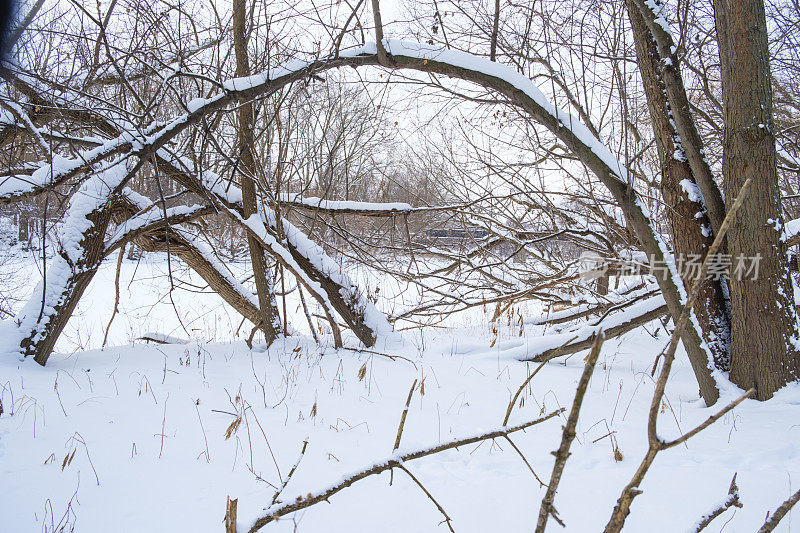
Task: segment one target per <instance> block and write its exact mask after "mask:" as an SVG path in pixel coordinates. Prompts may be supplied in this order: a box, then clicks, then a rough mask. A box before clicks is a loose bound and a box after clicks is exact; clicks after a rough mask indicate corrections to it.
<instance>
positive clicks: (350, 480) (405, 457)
mask: <svg viewBox="0 0 800 533" xmlns="http://www.w3.org/2000/svg"><path fill="white" fill-rule="evenodd" d="M563 412H564V409H563V408H562V409H558V410H556V411H553V412H552V413H550V414H548V415H546V416H544V417H542V418H537V419H536V420H532V421H530V422H525V423H524V424H519V425H516V426H510V427H508V426H503V427H501V428H499V429H496V430H494V431H490V432H488V433H483V434H481V435H476V436H473V437H467V438H464V439H458V440H452V441H450V442H445V443H443V444H438V445H436V446H433V447H430V448H424V449H422V450H417V451H413V452H406V453H395V454H394V455H392V456H391V457H390V458H388V459H386V460H385V461H383V462H380V463H377V464H375V465H372V466H370V467H368V468H365V469H364V470H361V471H360V472H356V473H354V474H351V475H350V476H348V477H346V478H345V479H344V480H343V481H341V482H339V483H337V484H336V485H333V486H331V487H328V488H327V489H324V490H322V491H319V492H316V493H309V495H307V496H306V497H305V498H303V497H299V499H298V500H295V501H294V502H292V503H288V504H285V505H281V506H279V507H277V508H270V510H269V512H268V513H267V514H265V515H264V516H262V517H261V518H259V519H258V520H256V521H255V523H253V526H252V527H251V528H250V530H249V532H248V533H255V532H256V531H258V530H260V529H261V528H262V527H264V526H265V525H267V524H269V523H270V522H274V521H275V520H277V519H278V518H280V517H282V516H285V515H287V514H290V513H293V512H295V511H299V510H301V509H306V508H308V507H311V506H312V505H315V504H318V503H320V502H323V501H327V500H328V498H330V497H331V496H333V495H334V494H336V493H337V492H339V491H341V490H344V489H346V488H347V487H349V486H351V485H353V484H354V483H356V482H357V481H361V480H362V479H364V478H367V477H369V476H373V475H375V474H380V473H381V472H385V471H387V470H389V469H391V468H401V467H402V466H403V463H405V462H406V461H412V460H414V459H420V458H422V457H427V456H429V455H434V454H437V453H440V452H443V451H446V450H452V449H454V448H459V447H461V446H466V445H468V444H474V443H476V442H481V441H485V440H490V439H496V438H497V437H506V436H508V435H510V434H511V433H515V432H517V431H522V430H525V429H527V428H529V427H531V426H535V425H537V424H541V423H542V422H545V421H547V420H550V419H551V418H553V417H555V416H557V415H559V414H561V413H563Z"/></svg>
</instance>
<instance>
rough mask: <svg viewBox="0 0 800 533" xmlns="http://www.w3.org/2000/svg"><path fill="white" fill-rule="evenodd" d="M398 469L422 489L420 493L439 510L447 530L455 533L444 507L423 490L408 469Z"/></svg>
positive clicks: (419, 482) (426, 490)
mask: <svg viewBox="0 0 800 533" xmlns="http://www.w3.org/2000/svg"><path fill="white" fill-rule="evenodd" d="M399 468H400V470H402V471H403V472H405V473H406V474H408V477H410V478H411V479H412V480H414V483H416V484H417V486H418V487H419V488H421V489H422V492H424V493H425V495H426V496H427V497H428V498H429V499H430V500H431V501H432V502H433V505H435V506H436V508H437V509H439V512H440V513H442V516H444V522H445V523H446V524H447V528H448V529H449V530H450V531H452V532H453V533H456V532H455V530H454V529H453V526H452V524H450V522H451V521H452V518H450V516H449V515H448V514H447V512H446V511H445V510H444V507H442V506H441V505H439V502H437V501H436V498H434V497H433V494H431V493H430V492H428V489H426V488H425V486H424V485H423V484H422V482H421V481H420V480H418V479H417V478H416V477H415V476H414V474H412V473H411V472H409V471H408V468H406V467H404V466H403V465H400V467H399Z"/></svg>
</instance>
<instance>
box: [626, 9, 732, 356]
mask: <svg viewBox="0 0 800 533" xmlns="http://www.w3.org/2000/svg"><path fill="white" fill-rule="evenodd" d="M626 4H627V7H628V18H629V20H630V23H631V29H632V31H633V38H634V43H635V45H636V57H637V63H638V65H639V71H640V73H641V76H642V83H643V84H644V92H645V96H646V97H647V107H648V109H649V111H650V119H651V122H652V126H653V133H654V134H655V141H656V147H657V148H658V156H659V160H660V161H661V194H662V196H663V198H664V202H665V203H666V205H667V209H666V210H665V211H666V215H667V218H668V219H669V222H670V226H671V228H672V243H673V247H674V250H675V254H676V255H678V256H680V257H683V258H684V260H686V259H687V258H689V257H690V256H691V255H692V254H697V255H699V256H701V261H702V258H705V254H706V252H707V251H708V249H709V248H710V246H711V243H712V242H713V241H714V234H713V232H712V227H711V223H710V221H709V219H708V216H707V209H706V205H705V203H704V201H703V197H702V195H701V194H699V190H698V189H699V188H698V185H697V180H695V177H694V174H693V172H692V168H691V166H690V164H689V160H688V158H687V157H686V153H685V151H684V149H683V146H682V144H681V143H676V139H680V138H681V137H679V136H678V131H677V130H676V128H677V126H676V124H675V122H674V121H672V120H671V119H670V117H672V116H673V114H672V110H671V107H670V102H669V101H668V99H667V91H666V87H665V83H664V74H663V70H664V68H665V66H664V64H663V62H662V61H660V57H659V51H658V47H657V44H656V41H655V40H654V38H653V36H652V34H651V33H650V29H649V28H648V26H647V23H646V21H645V19H644V17H643V16H642V13H641V12H640V11H639V10H638V9H637V8H636V6H635V4H634V0H626ZM680 90H683V85H682V84H681V87H680ZM684 97H685V92H684ZM690 191H691V192H693V194H690ZM695 191H696V192H695ZM723 218H724V213H723ZM720 224H721V222H720ZM681 274H682V277H683V282H684V285H685V286H686V287H691V286H692V285H693V284H694V283H695V281H698V282H700V283H702V285H701V287H700V294H699V296H698V298H697V301H696V303H695V305H694V312H695V315H696V316H697V319H698V321H699V323H700V328H701V331H702V336H703V339H704V340H705V341H706V343H707V344H708V347H709V351H710V352H711V354H712V356H713V357H714V364H715V366H716V367H717V368H718V369H720V370H724V371H727V370H729V368H730V357H729V350H730V317H729V315H728V306H729V303H728V301H727V286H724V285H723V283H724V280H722V279H719V280H713V279H708V280H695V279H692V276H691V274H692V273H691V272H689V269H686V268H684V269H682V272H681ZM695 274H696V273H695Z"/></svg>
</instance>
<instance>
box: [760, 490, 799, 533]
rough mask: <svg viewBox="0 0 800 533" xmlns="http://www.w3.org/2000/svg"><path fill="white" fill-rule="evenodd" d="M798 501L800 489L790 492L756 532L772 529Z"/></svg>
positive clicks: (761, 532) (767, 531) (765, 532)
mask: <svg viewBox="0 0 800 533" xmlns="http://www.w3.org/2000/svg"><path fill="white" fill-rule="evenodd" d="M798 501H800V490H798V491H797V492H795V493H794V494H792V496H791V497H790V498H789V499H788V500H786V501H785V502H783V503H782V504H781V506H780V507H778V508H777V509H775V512H774V513H772V518H769V519H767V521H766V522H764V525H763V526H761V529H759V530H758V532H757V533H769V532H770V531H773V530H774V529H775V528H776V527H777V526H778V523H779V522H780V521H781V520H783V517H784V516H786V515H787V514H788V513H789V511H791V510H792V507H794V504H796V503H797V502H798Z"/></svg>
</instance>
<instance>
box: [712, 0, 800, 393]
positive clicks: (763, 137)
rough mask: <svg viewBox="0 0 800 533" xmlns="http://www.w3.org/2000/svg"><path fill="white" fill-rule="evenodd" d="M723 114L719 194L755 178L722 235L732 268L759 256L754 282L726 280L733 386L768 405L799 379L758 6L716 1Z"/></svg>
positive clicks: (751, 0) (731, 193)
mask: <svg viewBox="0 0 800 533" xmlns="http://www.w3.org/2000/svg"><path fill="white" fill-rule="evenodd" d="M714 11H715V16H716V24H717V38H718V41H719V55H720V64H721V72H722V93H723V102H724V108H725V109H724V112H725V144H724V154H723V172H724V175H725V183H724V185H725V196H726V199H727V202H728V203H729V204H730V202H732V201H733V199H734V198H735V197H736V195H737V193H738V191H739V189H740V188H741V186H742V184H743V183H744V181H745V180H746V179H747V178H748V177H750V176H753V178H754V179H753V183H752V186H751V187H750V193H749V194H748V195H747V197H746V198H745V200H744V203H743V204H742V207H741V209H740V210H739V212H738V213H737V215H736V217H735V219H734V220H733V223H732V224H731V227H730V230H729V231H728V249H729V252H730V253H731V255H732V258H733V262H734V265H735V264H736V262H737V259H738V258H739V257H740V256H744V257H746V258H752V257H755V256H758V255H760V257H761V260H760V264H759V269H758V277H757V279H754V276H751V275H746V276H743V278H742V279H737V276H735V275H734V276H732V279H731V316H732V332H733V338H732V343H731V373H730V376H731V381H733V382H734V383H736V384H737V385H739V386H740V387H742V388H745V389H747V388H750V387H753V388H755V389H756V397H757V398H758V399H760V400H766V399H768V398H770V397H771V396H772V394H773V393H774V392H775V391H776V390H778V389H779V388H780V387H782V386H783V385H784V384H786V383H787V382H788V381H791V380H794V379H796V378H797V377H798V370H800V356H799V355H798V349H797V348H796V347H795V344H794V343H796V342H798V340H797V339H798V333H797V321H796V312H795V309H794V293H793V290H792V282H791V278H790V274H789V265H788V260H787V257H786V246H785V244H784V243H783V242H781V230H782V221H783V216H782V214H781V209H780V191H779V188H778V177H777V170H776V166H775V133H774V124H773V120H772V87H771V81H770V69H769V51H768V48H767V24H766V18H765V13H764V2H763V0H715V1H714Z"/></svg>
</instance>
